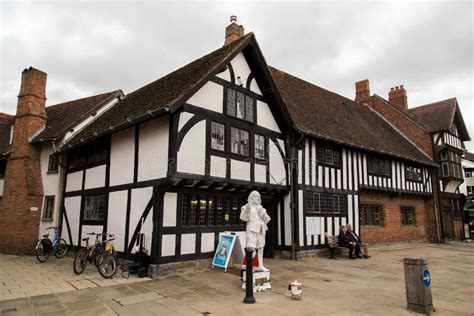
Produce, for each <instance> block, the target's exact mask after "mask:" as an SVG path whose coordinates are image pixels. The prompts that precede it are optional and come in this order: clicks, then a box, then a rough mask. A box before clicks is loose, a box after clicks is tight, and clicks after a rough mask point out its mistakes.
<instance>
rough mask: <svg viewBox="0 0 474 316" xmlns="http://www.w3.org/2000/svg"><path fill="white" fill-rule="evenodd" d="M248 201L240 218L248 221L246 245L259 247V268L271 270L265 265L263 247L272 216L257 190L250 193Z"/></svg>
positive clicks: (265, 270) (254, 247)
mask: <svg viewBox="0 0 474 316" xmlns="http://www.w3.org/2000/svg"><path fill="white" fill-rule="evenodd" d="M247 202H248V203H247V204H245V205H244V206H242V209H241V210H240V219H241V220H243V221H244V222H247V228H246V232H245V247H247V248H252V249H257V253H258V264H259V266H258V270H259V271H264V272H268V271H269V270H268V269H267V268H265V267H264V266H263V247H265V234H266V233H267V230H268V227H267V223H268V222H269V221H270V216H268V214H267V211H266V210H265V209H264V208H263V206H262V205H261V203H262V199H261V197H260V193H258V192H257V191H252V192H251V193H250V194H249V197H248V199H247Z"/></svg>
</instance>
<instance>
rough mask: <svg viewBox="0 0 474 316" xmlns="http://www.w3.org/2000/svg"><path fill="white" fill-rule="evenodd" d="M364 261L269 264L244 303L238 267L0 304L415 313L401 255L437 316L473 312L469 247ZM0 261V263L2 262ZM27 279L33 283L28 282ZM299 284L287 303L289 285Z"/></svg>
mask: <svg viewBox="0 0 474 316" xmlns="http://www.w3.org/2000/svg"><path fill="white" fill-rule="evenodd" d="M372 256H373V257H372V258H371V259H368V260H364V259H360V260H349V259H346V258H339V259H338V260H336V261H334V260H328V259H325V258H308V259H305V260H301V261H296V262H295V261H288V260H267V261H266V265H267V266H268V267H269V268H270V269H271V273H272V287H273V289H272V290H271V291H267V292H264V293H257V294H256V300H257V303H256V304H253V305H246V304H243V303H242V299H243V297H244V291H243V290H241V289H240V280H239V276H238V273H239V270H238V269H237V268H235V269H230V270H229V272H227V273H224V272H223V271H222V270H221V269H217V268H216V270H209V271H205V272H198V273H189V274H183V275H177V276H170V277H163V278H159V279H157V280H149V281H144V282H139V283H130V284H122V285H116V286H108V287H100V288H99V287H95V288H90V289H86V290H75V291H73V292H66V293H54V294H47V295H42V296H35V297H29V298H21V299H16V300H10V301H2V302H0V314H1V315H2V316H5V315H67V314H74V315H116V314H119V315H134V316H137V315H208V314H212V315H261V314H268V315H416V314H413V313H411V312H408V311H407V310H406V298H405V285H404V279H403V278H404V276H403V258H404V257H426V258H427V259H428V262H429V268H430V271H431V276H432V293H433V301H434V307H435V309H436V314H437V315H472V314H473V313H474V275H473V273H472V267H473V264H474V244H461V243H456V244H447V245H422V246H416V247H411V248H401V249H373V250H372ZM2 260H4V259H2ZM32 279H33V278H32ZM295 279H298V280H299V281H301V282H302V283H303V284H304V288H303V299H302V300H301V301H294V300H291V299H290V297H289V293H288V291H287V285H288V283H290V282H291V281H293V280H295Z"/></svg>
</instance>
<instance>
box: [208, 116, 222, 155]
mask: <svg viewBox="0 0 474 316" xmlns="http://www.w3.org/2000/svg"><path fill="white" fill-rule="evenodd" d="M224 139H225V128H224V125H222V124H219V123H215V122H212V123H211V148H212V149H216V150H222V151H223V150H224Z"/></svg>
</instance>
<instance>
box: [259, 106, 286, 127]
mask: <svg viewBox="0 0 474 316" xmlns="http://www.w3.org/2000/svg"><path fill="white" fill-rule="evenodd" d="M257 124H258V125H260V126H263V127H266V128H268V129H271V130H272V131H275V132H278V133H280V132H281V131H280V128H279V127H278V124H277V122H276V121H275V118H274V117H273V114H272V111H270V107H269V106H268V104H266V103H265V102H262V101H260V100H257Z"/></svg>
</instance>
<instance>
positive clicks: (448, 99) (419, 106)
mask: <svg viewBox="0 0 474 316" xmlns="http://www.w3.org/2000/svg"><path fill="white" fill-rule="evenodd" d="M450 100H456V97H452V98H447V99H444V100H439V101H435V102H431V103H426V104H422V105H418V106H415V107H412V108H409V109H408V111H410V110H415V109H419V108H423V107H426V106H430V105H434V104H436V103H441V102H446V101H450Z"/></svg>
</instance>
